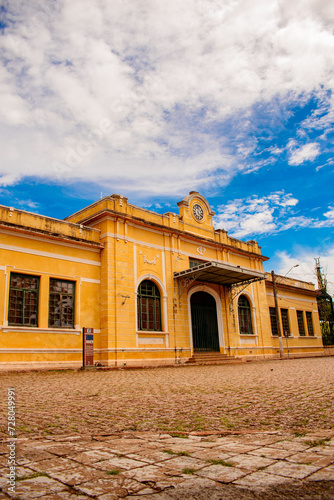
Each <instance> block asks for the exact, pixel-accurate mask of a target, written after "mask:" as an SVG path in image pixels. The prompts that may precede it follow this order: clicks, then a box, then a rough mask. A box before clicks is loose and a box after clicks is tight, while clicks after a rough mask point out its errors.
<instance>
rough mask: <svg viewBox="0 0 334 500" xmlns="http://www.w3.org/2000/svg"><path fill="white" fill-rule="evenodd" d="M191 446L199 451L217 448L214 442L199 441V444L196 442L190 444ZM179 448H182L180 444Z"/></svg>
mask: <svg viewBox="0 0 334 500" xmlns="http://www.w3.org/2000/svg"><path fill="white" fill-rule="evenodd" d="M192 444H193V446H194V449H197V450H199V449H211V448H216V447H217V443H216V442H214V441H200V442H196V443H192ZM180 447H182V443H180ZM183 447H184V446H183ZM173 448H174V447H173Z"/></svg>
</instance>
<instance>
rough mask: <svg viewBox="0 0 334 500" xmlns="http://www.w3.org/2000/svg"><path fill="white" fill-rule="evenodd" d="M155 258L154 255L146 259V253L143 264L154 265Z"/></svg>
mask: <svg viewBox="0 0 334 500" xmlns="http://www.w3.org/2000/svg"><path fill="white" fill-rule="evenodd" d="M155 259H156V257H154V258H153V260H147V257H146V255H144V262H145V264H151V265H155Z"/></svg>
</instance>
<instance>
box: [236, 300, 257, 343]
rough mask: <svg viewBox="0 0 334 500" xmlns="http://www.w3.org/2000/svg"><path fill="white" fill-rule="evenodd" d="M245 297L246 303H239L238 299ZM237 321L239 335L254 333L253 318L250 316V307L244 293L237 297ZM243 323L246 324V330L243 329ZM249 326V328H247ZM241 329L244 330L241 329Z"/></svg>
mask: <svg viewBox="0 0 334 500" xmlns="http://www.w3.org/2000/svg"><path fill="white" fill-rule="evenodd" d="M241 299H245V300H246V301H247V305H240V300H241ZM238 321H239V334H240V335H254V329H253V318H252V307H251V304H250V301H249V299H248V298H247V297H246V295H245V294H242V295H239V297H238ZM245 324H247V328H246V329H247V331H246V329H244V326H245ZM249 327H250V328H249ZM242 329H243V330H244V331H242Z"/></svg>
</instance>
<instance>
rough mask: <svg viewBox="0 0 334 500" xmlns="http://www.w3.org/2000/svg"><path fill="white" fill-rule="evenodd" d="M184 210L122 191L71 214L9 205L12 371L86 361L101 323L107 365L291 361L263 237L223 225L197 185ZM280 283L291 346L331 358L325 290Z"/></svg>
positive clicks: (6, 293)
mask: <svg viewBox="0 0 334 500" xmlns="http://www.w3.org/2000/svg"><path fill="white" fill-rule="evenodd" d="M178 207H179V213H178V214H176V213H172V212H169V213H165V214H158V213H154V212H151V211H148V210H145V209H142V208H139V207H136V206H134V205H132V204H130V203H128V199H127V198H125V197H123V196H120V195H116V194H115V195H112V196H108V197H105V198H103V199H101V200H99V201H97V202H96V203H93V204H91V205H89V206H88V207H86V208H84V209H83V210H80V211H79V212H77V213H75V214H73V215H71V216H69V217H67V218H66V219H65V220H63V221H62V220H57V219H51V218H48V217H43V216H40V215H38V214H33V213H28V212H24V211H21V210H16V209H14V208H9V207H0V216H1V221H0V290H1V291H2V292H1V296H0V314H1V315H2V316H3V317H2V318H0V363H1V366H8V367H10V366H14V365H26V366H31V367H52V366H55V367H56V366H57V367H58V366H63V367H65V366H73V367H74V366H77V367H79V366H81V365H82V329H83V328H92V329H93V331H94V363H95V364H98V365H102V366H125V365H126V366H130V365H149V364H152V365H153V364H167V363H168V364H171V363H183V362H186V361H187V360H189V358H192V357H193V356H194V355H195V357H196V355H198V353H204V354H205V353H213V352H215V353H217V354H218V355H221V356H226V357H227V356H234V357H242V358H245V359H246V358H263V357H267V358H270V357H279V356H280V350H279V349H280V341H279V335H278V333H279V332H278V328H277V317H275V318H276V327H275V320H274V315H273V309H274V310H275V304H274V296H273V286H272V282H271V280H270V277H268V276H266V274H265V273H264V271H263V261H265V260H267V257H264V256H262V255H261V249H260V247H259V246H258V244H257V242H255V241H248V242H243V241H240V240H236V239H234V238H231V237H229V236H228V234H227V233H226V231H224V230H222V229H219V230H216V229H215V228H214V226H213V220H212V218H213V215H214V213H213V212H212V210H211V208H210V206H209V204H208V202H207V200H206V199H205V198H204V197H203V196H201V195H200V194H199V193H197V192H193V191H192V192H190V194H189V195H188V196H186V197H185V198H184V199H183V200H182V201H181V202H180V203H178ZM276 283H277V287H276V288H277V298H278V303H279V309H280V317H279V321H280V323H281V324H282V327H281V331H282V332H283V333H284V332H285V331H286V329H287V325H288V334H289V335H290V336H289V337H288V347H289V352H290V353H293V355H316V354H321V353H322V351H323V348H322V339H321V334H320V327H319V318H318V311H317V307H316V296H315V291H314V286H313V285H312V284H310V283H305V282H300V281H298V282H297V281H296V280H290V279H288V278H283V277H278V278H277V280H276ZM275 311H276V310H275ZM283 344H284V348H285V351H286V341H284V340H283ZM286 352H287V351H286Z"/></svg>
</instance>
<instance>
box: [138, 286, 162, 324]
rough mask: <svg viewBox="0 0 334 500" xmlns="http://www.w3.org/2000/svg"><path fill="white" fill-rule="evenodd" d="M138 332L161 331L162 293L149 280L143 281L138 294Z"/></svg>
mask: <svg viewBox="0 0 334 500" xmlns="http://www.w3.org/2000/svg"><path fill="white" fill-rule="evenodd" d="M137 312H138V330H146V331H150V330H151V331H161V308H160V292H159V289H158V287H157V286H156V285H155V284H154V283H153V282H152V281H149V280H145V281H143V282H142V283H141V284H140V285H139V288H138V294H137Z"/></svg>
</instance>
